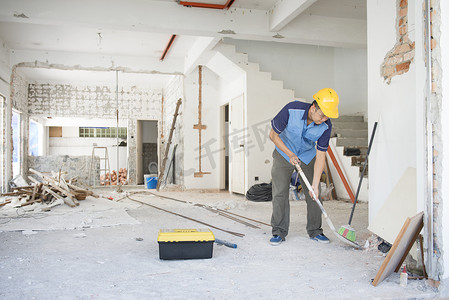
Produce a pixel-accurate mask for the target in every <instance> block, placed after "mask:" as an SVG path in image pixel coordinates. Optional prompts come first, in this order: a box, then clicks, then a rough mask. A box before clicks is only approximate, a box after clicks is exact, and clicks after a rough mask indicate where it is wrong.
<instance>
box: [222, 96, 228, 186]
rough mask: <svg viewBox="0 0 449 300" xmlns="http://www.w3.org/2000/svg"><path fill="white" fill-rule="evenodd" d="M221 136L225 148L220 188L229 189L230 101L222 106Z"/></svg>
mask: <svg viewBox="0 0 449 300" xmlns="http://www.w3.org/2000/svg"><path fill="white" fill-rule="evenodd" d="M220 116H221V136H222V145H221V147H220V148H221V149H224V151H222V152H221V153H222V154H221V170H222V173H221V180H220V181H221V184H220V186H221V187H220V188H221V189H224V190H226V191H229V103H228V104H225V105H223V106H222V107H221V112H220Z"/></svg>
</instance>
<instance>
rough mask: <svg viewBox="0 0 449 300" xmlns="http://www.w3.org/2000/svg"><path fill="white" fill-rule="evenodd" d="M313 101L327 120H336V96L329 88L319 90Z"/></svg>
mask: <svg viewBox="0 0 449 300" xmlns="http://www.w3.org/2000/svg"><path fill="white" fill-rule="evenodd" d="M313 99H315V100H316V102H317V103H318V106H319V107H320V109H321V111H322V112H323V113H324V114H325V115H326V116H327V117H329V118H334V119H335V118H338V102H339V100H338V94H337V92H336V91H335V90H333V89H331V88H325V89H321V90H319V91H318V92H317V93H316V94H315V95H313Z"/></svg>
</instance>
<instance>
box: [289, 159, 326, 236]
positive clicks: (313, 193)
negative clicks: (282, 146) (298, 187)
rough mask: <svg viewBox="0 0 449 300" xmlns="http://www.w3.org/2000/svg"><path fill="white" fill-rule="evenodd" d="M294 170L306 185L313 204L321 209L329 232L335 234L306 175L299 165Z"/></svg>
mask: <svg viewBox="0 0 449 300" xmlns="http://www.w3.org/2000/svg"><path fill="white" fill-rule="evenodd" d="M295 167H296V170H297V171H298V173H299V175H301V178H302V179H303V180H302V181H303V182H304V183H305V184H306V186H307V189H308V190H309V191H310V192H311V193H312V196H313V200H315V202H316V203H317V204H318V206H319V207H320V209H321V212H322V213H323V216H324V218H326V221H327V224H328V225H329V227H330V228H331V230H332V231H333V232H335V226H334V224H333V223H332V221H331V220H330V219H329V217H328V216H327V213H326V211H325V210H324V207H323V205H322V204H321V202H320V200H318V197H317V196H316V194H315V191H314V190H313V188H312V187H311V186H310V183H309V180H307V177H306V174H304V172H303V170H302V169H301V167H300V166H299V164H296V165H295Z"/></svg>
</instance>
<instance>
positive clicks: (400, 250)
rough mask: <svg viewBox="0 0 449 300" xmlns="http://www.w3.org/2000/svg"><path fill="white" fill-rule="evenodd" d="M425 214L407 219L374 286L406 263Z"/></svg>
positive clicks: (378, 273)
mask: <svg viewBox="0 0 449 300" xmlns="http://www.w3.org/2000/svg"><path fill="white" fill-rule="evenodd" d="M423 216H424V212H420V213H419V214H417V215H416V216H414V217H413V218H407V219H406V220H405V223H404V225H403V226H402V229H401V231H400V232H399V234H398V236H397V237H396V240H395V241H394V243H393V246H392V247H391V249H390V251H389V252H388V255H387V257H386V258H385V260H384V261H383V262H382V265H381V266H380V269H379V271H378V272H377V275H376V277H375V278H374V280H373V283H372V284H373V285H374V286H377V285H378V284H379V283H380V282H382V281H383V280H384V279H385V278H387V277H388V276H390V274H391V273H393V271H397V270H399V268H400V266H401V264H402V263H403V262H404V260H405V257H406V256H407V254H408V252H409V251H410V248H411V247H412V246H413V243H414V242H415V240H416V238H417V237H418V234H419V232H420V231H421V229H422V228H423Z"/></svg>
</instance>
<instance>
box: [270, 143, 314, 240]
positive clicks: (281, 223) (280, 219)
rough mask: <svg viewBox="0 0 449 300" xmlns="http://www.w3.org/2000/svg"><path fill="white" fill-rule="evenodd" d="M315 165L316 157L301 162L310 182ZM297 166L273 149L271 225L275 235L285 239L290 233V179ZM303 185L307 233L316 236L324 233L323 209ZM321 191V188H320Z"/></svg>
mask: <svg viewBox="0 0 449 300" xmlns="http://www.w3.org/2000/svg"><path fill="white" fill-rule="evenodd" d="M314 165H315V158H313V159H312V161H311V162H310V163H309V164H308V165H306V164H305V163H303V162H301V169H302V170H303V171H304V174H305V175H306V177H307V179H308V180H309V182H310V184H312V181H313V168H314ZM294 169H295V167H294V166H293V165H292V164H290V162H288V161H287V160H286V159H285V158H284V157H283V156H282V155H281V154H280V153H279V152H278V151H277V150H276V149H274V151H273V167H272V168H271V178H272V188H273V190H272V195H273V201H272V202H273V214H272V216H271V226H272V232H273V235H279V236H281V237H282V238H283V239H285V237H286V236H287V234H288V228H289V226H290V203H289V189H290V180H291V177H292V173H293V170H294ZM299 180H300V181H301V186H302V188H303V192H304V194H305V196H306V203H307V226H306V229H307V233H308V234H309V236H310V237H315V236H317V235H319V234H322V233H323V229H322V228H321V209H320V207H319V206H318V204H317V203H316V202H315V200H313V199H312V197H310V195H309V189H308V188H307V186H306V185H305V184H302V178H299ZM320 193H321V190H320Z"/></svg>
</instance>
